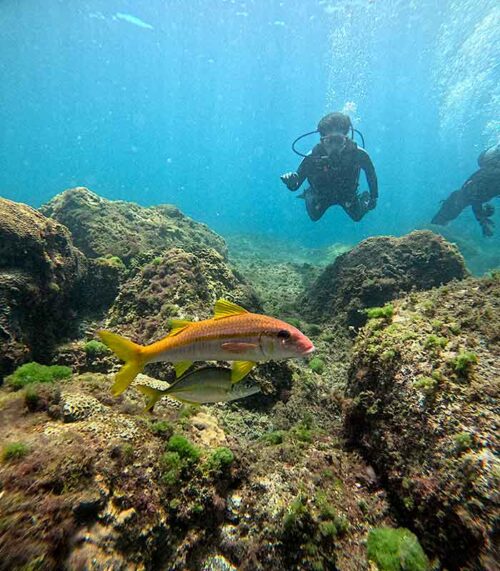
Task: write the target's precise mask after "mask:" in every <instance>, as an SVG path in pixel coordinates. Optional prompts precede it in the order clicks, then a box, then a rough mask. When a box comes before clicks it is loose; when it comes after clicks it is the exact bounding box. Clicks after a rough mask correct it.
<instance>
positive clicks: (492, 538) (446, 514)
mask: <svg viewBox="0 0 500 571" xmlns="http://www.w3.org/2000/svg"><path fill="white" fill-rule="evenodd" d="M394 308H395V309H394V315H393V316H392V319H371V320H370V321H369V322H368V324H367V325H366V326H365V328H364V329H363V330H362V331H361V333H360V335H359V337H358V340H357V342H356V345H355V349H354V356H353V360H352V363H351V368H350V375H349V376H350V380H349V388H348V394H349V395H350V396H351V397H352V399H353V401H352V408H351V410H350V413H349V414H348V416H347V420H346V426H347V430H348V433H349V434H350V436H351V438H352V440H353V441H354V442H356V443H357V444H359V445H361V446H362V448H363V449H364V451H365V454H366V455H367V457H368V459H369V461H370V462H371V463H372V464H373V466H374V467H375V468H376V469H377V470H378V471H379V472H380V473H381V474H382V476H383V478H384V480H385V481H386V487H387V489H388V490H389V491H390V493H391V495H392V496H393V499H394V504H395V506H396V508H397V510H398V512H399V513H400V514H401V515H402V516H403V518H404V521H406V522H411V524H412V527H413V529H414V530H416V531H417V534H418V536H419V538H420V539H421V541H422V543H423V546H424V548H426V549H429V550H430V552H433V553H436V554H438V556H439V557H440V559H441V561H442V563H443V565H444V566H445V567H446V568H449V569H471V570H480V569H493V568H494V567H495V563H494V562H495V557H496V555H495V553H496V551H495V550H496V546H495V542H496V540H497V539H498V535H497V534H498V527H497V526H498V508H499V501H500V496H499V489H500V463H499V461H498V452H499V437H498V399H499V397H500V394H499V385H498V379H499V378H500V280H499V278H498V276H496V277H491V278H483V279H480V280H474V279H468V280H465V281H462V282H457V283H454V284H448V285H447V286H443V287H441V288H439V289H436V290H433V291H430V292H423V293H418V294H412V295H410V296H409V297H407V298H405V299H404V300H402V301H399V302H396V303H395V305H394Z"/></svg>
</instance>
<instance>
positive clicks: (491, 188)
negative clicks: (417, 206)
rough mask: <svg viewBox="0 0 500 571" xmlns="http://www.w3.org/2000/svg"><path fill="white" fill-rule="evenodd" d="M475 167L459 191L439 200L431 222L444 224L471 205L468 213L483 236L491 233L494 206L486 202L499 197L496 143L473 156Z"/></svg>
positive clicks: (499, 167) (499, 165) (499, 157)
mask: <svg viewBox="0 0 500 571" xmlns="http://www.w3.org/2000/svg"><path fill="white" fill-rule="evenodd" d="M477 162H478V165H479V167H480V168H479V170H478V171H476V172H475V173H474V174H472V175H471V176H470V177H469V178H468V179H467V180H466V181H465V182H464V184H463V186H462V188H461V189H460V190H456V191H455V192H452V193H451V194H450V196H449V197H448V198H447V199H446V200H445V201H443V204H442V205H441V208H440V209H439V211H438V213H437V214H436V215H435V216H434V218H433V219H432V224H441V225H445V224H448V222H450V221H451V220H454V219H455V218H456V217H457V216H458V215H459V214H460V213H461V212H462V210H464V208H467V206H471V207H472V212H473V213H474V216H475V217H476V220H477V221H478V222H479V224H480V226H481V228H482V230H483V234H484V235H485V236H492V235H493V221H492V220H491V219H490V217H491V216H492V215H493V213H494V211H495V209H494V207H493V206H492V205H491V204H486V205H485V204H484V203H485V202H489V201H490V200H492V199H493V198H495V197H496V196H500V146H499V145H497V146H496V147H491V148H490V149H487V150H486V151H483V152H482V153H481V154H480V155H479V157H478V159H477Z"/></svg>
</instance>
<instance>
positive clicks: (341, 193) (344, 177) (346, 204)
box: [289, 139, 378, 222]
mask: <svg viewBox="0 0 500 571" xmlns="http://www.w3.org/2000/svg"><path fill="white" fill-rule="evenodd" d="M361 170H363V171H364V172H365V175H366V180H367V182H368V188H369V193H363V194H361V195H358V192H357V190H358V183H359V174H360V171H361ZM297 174H298V178H297V179H295V181H294V182H295V184H293V187H290V186H289V188H290V190H297V189H298V188H299V187H300V185H301V184H302V183H303V182H304V180H305V179H306V178H307V181H308V182H309V185H310V186H309V188H307V189H306V190H305V192H304V194H303V197H304V199H305V201H306V208H307V213H308V214H309V217H310V218H311V220H314V221H316V220H319V219H320V218H321V217H322V216H323V214H324V213H325V211H326V210H327V209H328V208H329V207H330V206H333V205H335V204H338V205H339V206H342V208H343V209H344V210H345V211H346V213H347V214H348V215H349V216H350V217H351V218H352V219H353V220H355V221H356V222H357V221H359V220H361V218H363V216H364V215H365V214H366V213H367V212H368V211H369V210H371V209H372V208H375V205H376V202H377V198H378V183H377V175H376V174H375V168H374V166H373V163H372V161H371V159H370V156H369V155H368V153H367V152H366V151H365V150H363V149H360V148H358V146H357V145H356V143H355V142H354V141H352V140H350V139H347V140H346V145H345V147H344V149H343V150H342V151H341V153H340V154H339V155H337V156H336V157H335V156H330V157H329V156H327V153H326V151H325V149H324V147H323V146H322V145H321V144H318V145H316V146H315V147H314V149H313V150H312V151H311V154H310V155H308V156H307V157H305V158H304V160H303V161H302V162H301V164H300V166H299V168H298V171H297Z"/></svg>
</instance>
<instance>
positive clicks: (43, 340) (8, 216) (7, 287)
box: [0, 198, 87, 379]
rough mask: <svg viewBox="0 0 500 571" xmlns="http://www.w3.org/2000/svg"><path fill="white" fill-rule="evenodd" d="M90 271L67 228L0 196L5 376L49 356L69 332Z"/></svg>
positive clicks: (0, 337) (0, 354) (0, 360)
mask: <svg viewBox="0 0 500 571" xmlns="http://www.w3.org/2000/svg"><path fill="white" fill-rule="evenodd" d="M86 273H87V263H86V259H85V256H84V255H83V254H82V253H81V252H80V251H79V250H78V249H77V248H75V247H74V246H73V244H72V241H71V236H70V233H69V232H68V230H67V228H65V227H64V226H62V225H61V224H59V223H58V222H56V221H55V220H51V219H48V218H46V217H45V216H43V215H42V214H41V213H40V212H38V211H36V210H34V209H33V208H31V207H29V206H27V205H25V204H19V203H16V202H11V201H10V200H6V199H1V198H0V379H1V378H2V377H3V375H4V374H6V373H7V372H10V371H11V370H12V368H13V367H14V366H15V365H16V364H19V363H21V362H23V361H25V360H29V359H30V358H31V359H35V360H41V361H44V360H46V358H47V354H48V352H49V351H50V349H51V347H52V346H53V344H54V342H55V341H56V340H57V339H60V338H61V337H62V336H64V335H66V334H68V332H69V331H70V330H71V328H72V326H73V325H74V319H73V318H74V312H73V311H72V309H71V300H72V299H73V297H74V295H75V288H76V287H77V285H78V284H79V283H80V281H81V280H82V278H83V277H84V276H85V275H86Z"/></svg>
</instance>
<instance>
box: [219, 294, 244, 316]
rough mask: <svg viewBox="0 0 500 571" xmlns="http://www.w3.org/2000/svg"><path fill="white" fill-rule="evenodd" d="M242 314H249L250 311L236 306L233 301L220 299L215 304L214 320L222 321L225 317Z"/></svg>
mask: <svg viewBox="0 0 500 571" xmlns="http://www.w3.org/2000/svg"><path fill="white" fill-rule="evenodd" d="M241 313H248V311H247V310H246V309H245V308H243V307H240V306H239V305H236V303H233V302H232V301H227V299H218V300H217V301H216V302H215V308H214V319H222V318H223V317H229V316H230V315H239V314H241Z"/></svg>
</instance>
